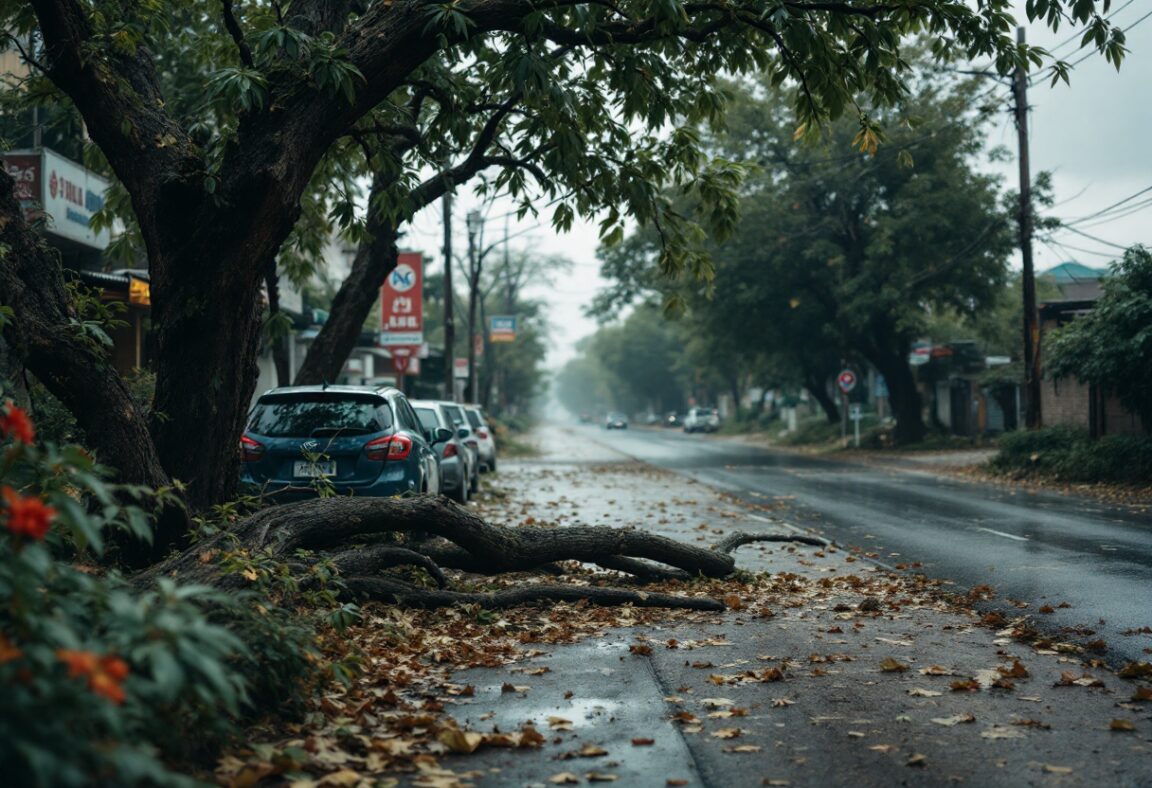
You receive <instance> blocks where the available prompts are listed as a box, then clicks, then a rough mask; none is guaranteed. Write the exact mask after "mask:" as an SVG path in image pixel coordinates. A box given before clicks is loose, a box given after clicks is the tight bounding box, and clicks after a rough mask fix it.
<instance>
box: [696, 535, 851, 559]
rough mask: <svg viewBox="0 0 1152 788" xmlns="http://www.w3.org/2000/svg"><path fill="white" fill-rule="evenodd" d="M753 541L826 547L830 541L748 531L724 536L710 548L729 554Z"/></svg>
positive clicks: (814, 537) (817, 537)
mask: <svg viewBox="0 0 1152 788" xmlns="http://www.w3.org/2000/svg"><path fill="white" fill-rule="evenodd" d="M753 542H799V543H800V544H810V545H813V546H814V547H828V546H829V545H830V544H832V543H831V542H829V541H828V540H827V539H823V538H821V537H819V536H804V535H802V534H750V533H743V532H741V533H734V534H731V535H729V536H726V537H724V538H723V539H721V540H720V541H719V542H717V543H716V544H714V545H713V546H712V549H713V550H715V551H716V552H718V553H723V554H725V555H730V554H731V553H732V551H733V550H735V549H736V548H738V547H743V546H744V545H746V544H752V543H753Z"/></svg>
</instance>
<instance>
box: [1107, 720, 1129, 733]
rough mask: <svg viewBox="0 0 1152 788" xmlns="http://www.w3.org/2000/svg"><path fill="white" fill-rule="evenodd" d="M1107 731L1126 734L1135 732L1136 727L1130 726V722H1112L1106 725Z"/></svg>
mask: <svg viewBox="0 0 1152 788" xmlns="http://www.w3.org/2000/svg"><path fill="white" fill-rule="evenodd" d="M1108 730H1110V731H1121V732H1128V731H1134V730H1136V726H1135V725H1133V724H1132V720H1119V719H1118V720H1112V722H1110V723H1108Z"/></svg>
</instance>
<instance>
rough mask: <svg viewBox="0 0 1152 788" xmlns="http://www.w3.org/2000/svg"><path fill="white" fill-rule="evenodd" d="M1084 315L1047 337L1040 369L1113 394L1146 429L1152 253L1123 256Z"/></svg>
mask: <svg viewBox="0 0 1152 788" xmlns="http://www.w3.org/2000/svg"><path fill="white" fill-rule="evenodd" d="M1103 288H1104V292H1103V294H1102V295H1101V296H1100V298H1099V299H1098V300H1097V301H1096V303H1095V305H1094V306H1093V308H1092V311H1090V312H1089V313H1088V314H1086V315H1084V316H1082V317H1078V318H1076V319H1075V320H1073V321H1072V322H1071V323H1069V324H1068V325H1066V326H1064V327H1063V328H1061V329H1059V330H1057V331H1056V332H1054V333H1053V334H1051V335H1050V336H1049V337H1048V338H1047V340H1046V342H1045V347H1044V352H1045V356H1046V359H1045V369H1046V371H1047V372H1048V374H1050V375H1052V376H1053V377H1055V378H1061V377H1075V378H1077V379H1079V380H1081V381H1083V382H1084V383H1093V384H1096V385H1098V386H1101V387H1103V388H1104V390H1105V391H1109V392H1114V393H1115V394H1116V396H1117V397H1119V399H1120V402H1121V403H1123V404H1124V406H1125V407H1126V408H1128V409H1129V410H1130V411H1132V412H1133V413H1136V414H1138V415H1139V416H1140V419H1141V422H1142V424H1143V425H1144V429H1145V430H1152V254H1150V253H1149V252H1148V250H1147V249H1145V248H1144V247H1141V246H1136V247H1133V248H1131V249H1129V250H1128V251H1127V252H1125V253H1124V258H1123V259H1122V260H1120V261H1119V262H1117V263H1115V264H1113V266H1112V276H1110V277H1109V278H1107V279H1105V280H1103Z"/></svg>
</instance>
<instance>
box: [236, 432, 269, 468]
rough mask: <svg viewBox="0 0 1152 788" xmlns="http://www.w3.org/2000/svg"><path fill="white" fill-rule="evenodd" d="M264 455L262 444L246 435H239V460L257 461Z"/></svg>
mask: <svg viewBox="0 0 1152 788" xmlns="http://www.w3.org/2000/svg"><path fill="white" fill-rule="evenodd" d="M263 457H264V444H263V443H260V442H259V441H254V440H252V439H251V438H249V437H248V436H247V435H241V436H240V462H259V461H260V460H261V458H263Z"/></svg>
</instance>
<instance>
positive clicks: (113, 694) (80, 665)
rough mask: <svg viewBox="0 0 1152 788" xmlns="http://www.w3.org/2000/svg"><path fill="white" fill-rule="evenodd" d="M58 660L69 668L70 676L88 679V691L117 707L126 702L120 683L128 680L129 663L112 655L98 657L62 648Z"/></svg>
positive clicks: (89, 652) (57, 654)
mask: <svg viewBox="0 0 1152 788" xmlns="http://www.w3.org/2000/svg"><path fill="white" fill-rule="evenodd" d="M56 658H57V659H59V660H60V661H61V662H63V663H64V664H65V665H67V666H68V676H69V677H70V678H77V677H80V676H83V677H86V678H87V679H88V689H90V690H92V692H93V693H94V694H96V695H100V696H101V697H104V698H107V699H108V700H110V701H112V702H113V703H115V704H116V705H120V704H121V703H123V702H124V698H125V694H124V688H123V687H122V686H120V683H121V682H122V681H124V679H126V678H128V663H127V662H125V661H124V660H122V659H120V657H114V656H112V655H107V656H103V657H101V656H97V655H96V654H94V653H93V652H91V651H73V650H71V649H66V648H62V649H60V650H59V651H57V652H56Z"/></svg>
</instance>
